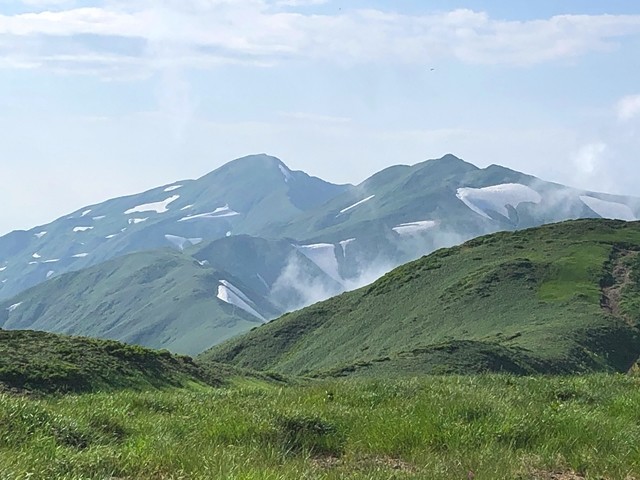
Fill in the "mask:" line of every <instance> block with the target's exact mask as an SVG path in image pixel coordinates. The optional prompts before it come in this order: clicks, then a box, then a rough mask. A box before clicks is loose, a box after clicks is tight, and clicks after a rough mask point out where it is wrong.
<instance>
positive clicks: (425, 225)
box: [392, 220, 438, 235]
mask: <svg viewBox="0 0 640 480" xmlns="http://www.w3.org/2000/svg"><path fill="white" fill-rule="evenodd" d="M437 225H438V222H436V221H434V220H420V221H419V222H409V223H401V224H400V225H398V226H395V227H393V228H392V230H393V231H394V232H396V233H397V234H399V235H415V234H416V233H420V232H424V231H426V230H431V229H432V228H434V227H435V226H437Z"/></svg>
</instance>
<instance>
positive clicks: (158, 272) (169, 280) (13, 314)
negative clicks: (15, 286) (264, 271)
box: [0, 250, 280, 354]
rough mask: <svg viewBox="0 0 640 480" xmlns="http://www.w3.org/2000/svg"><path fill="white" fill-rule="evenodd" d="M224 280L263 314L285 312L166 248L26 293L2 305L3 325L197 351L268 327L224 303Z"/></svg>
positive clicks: (238, 283) (236, 282)
mask: <svg viewBox="0 0 640 480" xmlns="http://www.w3.org/2000/svg"><path fill="white" fill-rule="evenodd" d="M221 280H225V281H230V282H231V283H232V284H233V285H235V286H236V287H237V288H239V289H241V290H242V291H243V292H244V293H245V295H247V296H249V297H250V298H254V299H255V300H254V301H255V304H254V307H255V309H257V310H260V311H261V312H262V313H263V314H264V315H265V316H267V317H272V316H274V315H277V314H278V313H279V312H280V311H279V310H278V309H276V308H275V307H273V306H272V305H270V304H269V303H268V301H266V300H264V299H262V298H261V297H260V296H259V295H253V294H252V293H251V291H250V289H248V288H246V287H245V286H244V285H243V284H242V282H241V281H239V280H237V279H235V278H234V277H233V276H231V275H229V274H227V273H223V272H218V271H216V270H213V269H212V268H209V267H207V266H203V265H201V264H199V263H198V262H197V261H196V260H195V259H193V258H192V257H190V256H188V255H184V254H181V253H179V252H173V251H170V250H161V251H152V252H143V253H137V254H131V255H127V256H124V257H120V258H117V259H114V260H111V261H109V262H105V263H103V264H100V265H97V266H94V267H91V268H88V269H84V270H81V271H79V272H72V273H68V274H65V275H62V276H60V277H57V278H54V279H52V280H50V281H49V282H45V283H43V284H41V285H38V286H36V287H34V288H32V289H30V290H27V291H26V292H23V293H21V294H20V295H18V296H17V297H15V298H14V299H12V300H10V301H7V302H4V303H2V304H0V327H2V328H5V329H12V330H14V329H35V330H45V331H50V332H55V333H65V334H73V335H84V336H91V337H99V338H108V339H116V340H120V341H124V342H127V343H137V344H140V345H145V346H148V347H153V348H167V349H170V350H172V351H175V352H180V353H188V354H192V353H198V352H201V351H202V350H204V349H205V348H208V347H210V346H211V345H213V344H215V343H217V342H219V341H221V340H223V339H226V338H230V337H232V336H234V335H237V334H239V333H241V332H244V331H246V330H249V329H250V328H253V327H255V326H257V325H260V324H261V323H262V322H263V320H262V319H260V318H257V317H256V316H254V315H252V314H250V313H248V312H247V311H245V310H243V309H241V308H238V307H237V306H235V305H233V304H229V303H225V302H223V301H221V300H220V299H219V298H218V297H217V293H218V289H219V287H220V281H221ZM9 304H10V305H9Z"/></svg>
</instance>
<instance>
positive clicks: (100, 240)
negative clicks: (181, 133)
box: [0, 155, 352, 300]
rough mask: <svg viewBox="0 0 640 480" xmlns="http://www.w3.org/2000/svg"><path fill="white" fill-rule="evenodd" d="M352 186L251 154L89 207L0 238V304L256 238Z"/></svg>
mask: <svg viewBox="0 0 640 480" xmlns="http://www.w3.org/2000/svg"><path fill="white" fill-rule="evenodd" d="M350 188H352V187H351V186H349V185H334V184H331V183H328V182H325V181H323V180H320V179H318V178H315V177H311V176H309V175H307V174H306V173H304V172H299V171H292V170H290V169H289V168H288V167H287V166H286V165H285V164H284V163H282V162H281V161H280V160H278V159H277V158H275V157H271V156H268V155H251V156H247V157H244V158H240V159H237V160H234V161H231V162H229V163H227V164H226V165H224V166H222V167H220V168H218V169H216V170H214V171H213V172H211V173H209V174H207V175H205V176H203V177H201V178H199V179H197V180H184V181H178V182H175V183H173V184H170V185H164V186H160V187H157V188H154V189H151V190H149V191H146V192H142V193H139V194H135V195H129V196H126V197H119V198H114V199H111V200H107V201H105V202H102V203H99V204H96V205H88V206H85V207H83V208H80V209H78V210H77V211H75V212H73V213H70V214H68V215H65V216H64V217H61V218H59V219H57V220H55V221H53V222H51V223H49V224H46V225H41V226H38V227H34V228H33V229H31V230H29V231H28V232H23V231H20V232H12V233H10V234H8V235H5V236H0V300H4V299H7V298H10V297H12V296H15V295H16V294H18V293H20V292H22V291H24V290H26V289H27V288H29V287H32V286H34V285H37V284H39V283H42V282H44V281H46V280H47V279H49V278H51V277H55V276H58V275H62V274H63V273H66V272H69V271H75V270H80V269H83V268H86V267H90V266H93V265H96V264H99V263H101V262H104V261H107V260H110V259H112V258H116V257H118V256H122V255H126V254H128V253H132V252H140V251H147V250H153V249H157V248H164V247H174V248H175V249H177V250H182V249H184V248H188V247H189V246H191V245H195V244H199V243H201V242H205V241H210V240H215V239H219V238H222V237H225V236H226V235H230V234H233V235H236V234H253V235H255V234H257V233H259V232H261V231H263V230H264V229H265V228H266V227H267V226H269V225H271V224H273V223H276V222H278V223H279V222H287V221H289V220H291V219H292V218H294V217H297V216H298V215H300V214H301V213H303V212H305V211H307V210H309V209H313V208H317V207H318V206H320V205H322V204H324V203H325V202H326V201H327V200H329V199H331V198H333V197H334V196H336V195H339V194H341V193H343V192H345V191H347V190H349V189H350ZM278 238H280V236H278Z"/></svg>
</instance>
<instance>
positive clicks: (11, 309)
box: [7, 302, 22, 312]
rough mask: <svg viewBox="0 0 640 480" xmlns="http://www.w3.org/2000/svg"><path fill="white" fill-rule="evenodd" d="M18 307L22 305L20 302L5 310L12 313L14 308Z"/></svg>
mask: <svg viewBox="0 0 640 480" xmlns="http://www.w3.org/2000/svg"><path fill="white" fill-rule="evenodd" d="M20 305H22V302H20V303H14V304H13V305H11V306H10V307H9V308H7V310H8V311H9V312H13V311H14V310H15V309H16V308H18V307H19V306H20Z"/></svg>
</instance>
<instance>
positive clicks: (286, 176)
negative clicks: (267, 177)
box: [278, 163, 291, 183]
mask: <svg viewBox="0 0 640 480" xmlns="http://www.w3.org/2000/svg"><path fill="white" fill-rule="evenodd" d="M278 168H279V169H280V172H282V176H283V177H284V181H285V183H289V180H291V172H290V171H289V170H287V167H285V166H284V165H282V164H281V163H280V164H278Z"/></svg>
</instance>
